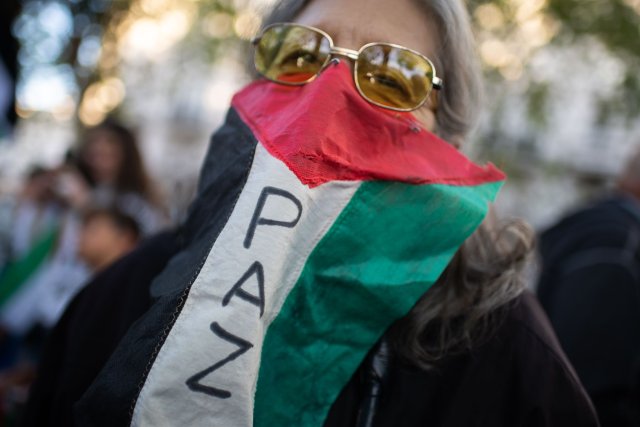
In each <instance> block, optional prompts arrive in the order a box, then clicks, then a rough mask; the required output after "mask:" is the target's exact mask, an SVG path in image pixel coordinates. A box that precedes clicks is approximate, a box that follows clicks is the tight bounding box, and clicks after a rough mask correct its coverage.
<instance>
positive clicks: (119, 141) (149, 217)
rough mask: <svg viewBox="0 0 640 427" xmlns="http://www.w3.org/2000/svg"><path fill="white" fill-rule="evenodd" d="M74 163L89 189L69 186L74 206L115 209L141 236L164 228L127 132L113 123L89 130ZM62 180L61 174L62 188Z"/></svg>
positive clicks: (157, 202) (152, 190)
mask: <svg viewBox="0 0 640 427" xmlns="http://www.w3.org/2000/svg"><path fill="white" fill-rule="evenodd" d="M77 163H78V164H77V167H78V170H79V171H80V173H81V174H82V176H83V177H84V179H85V181H86V183H87V184H88V186H84V185H79V183H76V184H77V185H75V186H73V187H72V186H71V185H69V187H72V188H75V189H76V191H74V192H72V194H69V196H70V197H71V198H72V201H73V202H74V203H75V204H76V205H80V206H87V205H98V206H102V207H109V206H111V205H117V206H118V208H119V209H121V210H123V211H125V212H126V213H127V214H129V215H131V216H133V217H134V218H135V219H136V221H137V222H138V223H139V224H140V225H141V227H142V230H143V232H144V234H149V233H152V232H154V231H157V230H158V229H159V228H160V227H161V226H162V225H164V223H165V218H164V214H163V212H162V207H161V202H160V200H159V197H158V195H157V192H156V189H155V188H154V186H153V183H152V181H151V179H150V177H149V176H148V174H147V171H146V168H145V166H144V163H143V162H142V157H141V155H140V152H139V150H138V147H137V143H136V139H135V136H134V135H133V133H132V132H131V131H130V130H129V129H127V128H126V127H124V126H122V125H120V124H118V123H116V122H114V121H106V122H104V123H102V124H100V125H98V126H96V127H94V128H91V129H89V130H88V131H87V133H86V135H85V138H84V141H83V143H82V144H81V145H80V147H79V153H78V161H77ZM65 178H68V176H66V177H65V175H64V174H63V175H62V184H63V185H62V186H63V188H64V184H65Z"/></svg>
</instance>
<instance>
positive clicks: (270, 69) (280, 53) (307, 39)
mask: <svg viewBox="0 0 640 427" xmlns="http://www.w3.org/2000/svg"><path fill="white" fill-rule="evenodd" d="M330 45H331V42H330V41H329V39H328V38H327V37H326V36H325V35H323V34H322V33H319V32H317V31H313V30H311V29H309V28H305V27H300V26H297V25H276V26H273V27H270V28H268V29H267V30H266V31H265V32H264V33H263V35H262V37H261V38H260V40H259V41H258V43H257V44H256V50H255V65H256V70H258V72H259V73H260V74H262V75H263V76H265V77H267V78H268V79H270V80H274V81H277V82H280V83H285V84H302V83H306V82H308V81H309V80H311V79H313V77H314V76H316V75H317V74H318V73H319V72H320V70H322V67H323V66H324V64H325V63H326V61H327V59H328V58H329V53H330Z"/></svg>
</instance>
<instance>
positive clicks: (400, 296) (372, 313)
mask: <svg viewBox="0 0 640 427" xmlns="http://www.w3.org/2000/svg"><path fill="white" fill-rule="evenodd" d="M501 185H502V183H501V182H497V183H490V184H484V185H481V186H475V187H459V186H449V185H422V186H414V185H407V184H400V183H388V182H368V183H364V184H363V185H362V186H361V187H360V189H359V190H358V191H357V193H356V194H355V195H354V197H353V199H352V200H351V201H350V202H349V204H348V205H347V207H346V208H345V209H344V210H343V211H342V212H341V214H340V216H339V217H338V218H337V220H336V222H335V223H334V225H333V226H332V228H331V229H330V230H329V231H328V232H327V234H326V235H325V237H324V238H323V239H322V240H321V241H320V243H319V244H318V246H317V247H316V248H315V249H314V251H313V252H312V253H311V255H310V257H309V259H308V260H307V263H306V264H305V267H304V269H303V271H302V273H301V275H300V277H299V279H298V281H297V283H296V285H295V286H294V288H293V290H292V291H291V293H290V294H289V295H288V297H287V299H286V301H285V303H284V305H283V307H282V310H281V311H280V313H279V314H278V316H277V317H276V319H275V320H274V321H273V323H272V324H271V325H270V327H269V329H268V331H267V334H266V336H265V341H264V345H263V350H262V361H261V366H260V374H259V378H258V385H257V390H256V398H255V410H254V414H255V422H254V425H255V426H288V425H295V426H303V427H310V426H321V425H322V424H323V421H324V419H325V417H326V414H327V412H328V410H329V407H330V405H331V404H332V402H333V401H334V400H335V399H336V397H337V396H338V393H339V392H340V390H341V389H342V387H343V386H344V385H345V384H346V382H347V381H348V380H349V378H350V377H351V375H352V374H353V372H354V371H355V370H356V368H357V367H358V365H359V364H360V363H361V361H362V359H363V358H364V356H365V355H366V353H367V352H368V350H369V349H370V348H371V347H372V346H373V344H374V343H375V342H376V341H377V340H378V339H379V338H380V336H381V335H382V334H383V332H384V331H385V330H386V329H387V328H388V327H389V326H390V324H391V323H392V322H393V321H394V320H396V319H398V318H400V317H401V316H403V315H404V314H406V313H407V312H408V311H409V309H410V308H411V307H412V306H413V305H414V304H415V302H416V301H417V299H418V298H419V297H420V296H421V295H422V294H423V293H424V292H425V291H426V290H427V289H429V287H430V286H431V285H432V284H433V283H434V282H435V281H436V279H437V278H438V277H439V276H440V274H441V273H442V271H443V270H444V268H445V267H446V266H447V264H448V263H449V261H450V259H451V257H452V256H453V255H454V253H455V252H456V250H457V249H458V248H459V246H460V245H461V244H462V242H463V241H464V240H465V239H466V238H467V237H468V236H469V235H470V234H471V233H472V232H473V231H474V230H475V229H476V228H477V226H478V225H479V224H480V223H481V221H482V220H483V218H484V217H485V215H486V212H487V209H488V205H487V203H488V202H489V201H492V200H493V199H494V197H495V195H496V194H497V191H498V190H499V188H500V186H501Z"/></svg>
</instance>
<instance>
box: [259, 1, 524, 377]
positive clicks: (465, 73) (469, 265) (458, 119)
mask: <svg viewBox="0 0 640 427" xmlns="http://www.w3.org/2000/svg"><path fill="white" fill-rule="evenodd" d="M310 1H312V0H283V1H280V2H279V3H278V5H277V6H276V7H275V9H274V10H273V11H272V13H271V14H270V15H269V16H268V18H267V19H266V20H265V25H269V24H271V23H274V22H288V21H291V20H293V19H294V18H295V16H296V15H298V14H299V13H300V12H301V11H302V9H303V8H304V7H305V6H306V5H307V4H308V3H310ZM416 1H417V2H419V4H420V5H422V6H423V7H424V8H425V10H426V11H427V13H428V14H430V16H431V17H432V19H434V21H435V22H436V25H437V26H438V31H439V37H440V46H439V51H438V52H437V54H436V57H435V58H431V60H432V61H433V62H434V65H435V66H436V70H437V71H438V74H439V75H440V76H441V77H442V78H443V80H444V82H445V83H444V87H443V89H442V90H441V91H440V93H439V98H438V108H437V111H436V122H437V129H436V133H438V135H439V136H440V137H442V138H443V139H445V140H449V141H451V142H454V141H457V140H460V139H464V138H465V137H466V135H467V134H468V133H469V131H470V130H471V129H472V127H473V125H474V123H475V120H476V115H477V112H478V111H479V105H480V94H481V77H480V68H479V65H478V61H477V56H476V52H475V47H474V46H475V43H474V38H473V34H472V31H471V25H470V22H469V15H468V13H467V10H466V7H465V5H464V3H463V2H462V1H461V0H416ZM533 241H534V238H533V231H532V230H531V228H530V227H529V226H528V225H527V224H525V223H524V222H521V221H514V222H511V223H509V224H507V225H506V226H504V227H501V228H498V227H496V226H495V225H493V224H490V221H488V220H485V222H484V223H483V224H482V225H480V227H479V228H478V230H476V232H475V233H473V235H471V237H469V238H468V239H467V240H466V241H465V242H464V244H463V245H462V246H461V248H460V249H459V250H458V252H457V253H456V254H455V256H454V257H453V259H452V261H451V262H450V263H449V265H448V266H447V268H446V269H445V271H444V272H443V273H442V275H441V276H440V278H439V279H438V280H437V282H436V283H435V284H434V285H433V286H432V287H431V289H430V290H429V291H428V292H426V293H425V294H424V295H423V296H422V298H420V300H419V301H418V302H417V303H416V305H415V306H414V307H413V308H412V309H411V311H410V312H409V313H408V314H407V316H405V317H404V318H403V319H401V320H400V321H398V322H396V324H394V326H393V327H392V328H391V329H390V331H389V335H388V336H389V338H390V340H391V344H392V345H393V346H394V347H395V349H396V351H397V353H398V354H399V355H400V356H401V357H402V358H404V359H405V360H407V361H408V362H410V363H413V364H415V365H417V366H420V367H423V368H424V369H429V368H432V367H433V366H434V364H435V363H436V362H437V361H438V360H440V359H442V358H443V357H445V356H446V355H450V354H453V353H456V352H460V351H465V350H466V349H468V348H470V347H472V346H473V345H477V344H478V343H479V342H480V341H481V340H482V337H486V336H489V334H490V333H491V332H492V331H493V330H494V329H495V326H496V325H497V323H498V321H499V318H500V316H501V313H502V310H499V309H500V308H501V307H504V306H507V305H508V304H509V302H511V301H513V300H514V299H515V298H516V297H517V296H518V295H520V294H521V293H522V291H523V290H524V287H525V286H524V283H523V281H522V279H521V270H522V268H523V266H524V264H525V263H526V261H527V259H528V257H529V254H530V253H531V252H532V250H533ZM425 338H427V339H425Z"/></svg>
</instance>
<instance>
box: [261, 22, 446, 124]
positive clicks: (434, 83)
mask: <svg viewBox="0 0 640 427" xmlns="http://www.w3.org/2000/svg"><path fill="white" fill-rule="evenodd" d="M274 27H299V28H304V29H306V30H309V31H312V32H315V33H318V34H320V35H322V36H323V37H325V38H326V39H327V40H329V54H328V55H327V59H325V61H324V63H323V64H322V66H321V67H320V69H319V70H318V72H317V73H316V74H314V75H313V76H312V77H311V78H309V79H308V80H305V81H303V82H283V81H280V80H276V79H272V78H270V77H267V76H265V75H264V74H262V73H260V71H258V72H259V73H260V74H261V75H262V76H263V77H264V78H266V79H267V80H271V81H272V82H275V83H279V84H283V85H287V86H302V85H306V84H308V83H311V82H312V81H314V80H315V79H316V78H317V77H318V76H319V75H320V73H322V71H324V69H325V68H327V66H328V65H329V64H331V63H332V62H333V61H334V59H335V58H332V57H335V56H342V57H345V58H348V59H350V60H352V61H353V63H354V65H353V82H354V83H355V85H356V88H357V89H358V92H359V93H360V96H362V97H363V98H364V99H365V100H366V101H367V102H370V103H371V104H374V105H377V106H378V107H382V108H386V109H389V110H393V111H403V112H406V111H414V110H417V109H418V108H420V107H422V106H423V105H424V104H425V102H427V100H428V99H429V96H430V95H431V91H432V90H433V89H435V90H440V89H442V86H443V84H444V82H443V81H442V79H440V78H439V77H437V76H436V67H435V66H434V65H433V62H431V60H430V59H429V58H427V57H426V56H424V55H423V54H421V53H420V52H417V51H415V50H413V49H409V48H408V47H404V46H401V45H398V44H393V43H385V42H373V43H367V44H365V45H364V46H362V47H361V48H360V49H358V50H353V49H346V48H343V47H338V46H336V45H335V44H334V43H333V39H332V38H331V36H330V35H329V34H327V33H326V32H324V31H322V30H321V29H319V28H315V27H311V26H308V25H303V24H294V23H290V22H282V23H274V24H271V25H268V26H266V27H265V28H264V29H263V30H262V31H261V32H260V35H258V36H256V37H254V38H253V39H251V44H252V45H253V46H256V45H257V44H258V43H260V40H262V38H263V37H264V34H265V33H266V32H267V31H269V30H270V29H271V28H274ZM371 46H389V47H393V48H396V49H401V50H404V51H407V52H411V53H413V54H415V55H417V56H419V57H420V58H422V59H424V60H425V61H427V63H428V64H429V66H430V67H431V70H433V76H432V78H431V88H430V89H429V90H428V91H427V93H426V95H425V97H424V99H423V100H422V101H421V102H420V104H418V105H417V106H415V107H412V108H398V107H391V106H388V105H384V104H381V103H379V102H376V101H374V100H372V99H370V98H369V97H368V96H367V95H365V94H364V93H363V92H362V89H361V88H360V83H359V82H358V58H359V57H360V54H361V53H362V52H363V51H364V50H365V49H367V48H369V47H371ZM254 55H255V54H254ZM254 62H255V56H254ZM256 70H258V69H257V67H256Z"/></svg>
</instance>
